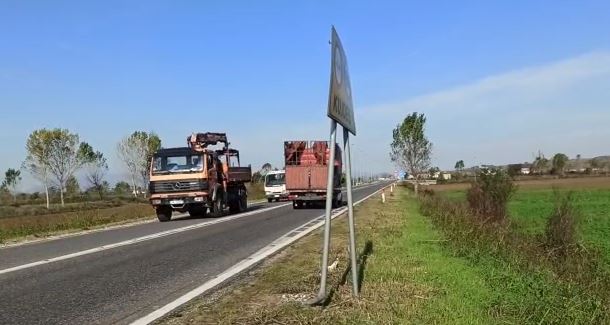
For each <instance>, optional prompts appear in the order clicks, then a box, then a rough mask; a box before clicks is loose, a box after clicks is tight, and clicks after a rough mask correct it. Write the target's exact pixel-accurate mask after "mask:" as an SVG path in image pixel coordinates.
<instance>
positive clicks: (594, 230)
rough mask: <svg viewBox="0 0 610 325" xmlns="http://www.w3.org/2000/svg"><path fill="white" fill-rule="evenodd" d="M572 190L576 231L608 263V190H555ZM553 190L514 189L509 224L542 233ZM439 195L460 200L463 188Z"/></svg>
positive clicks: (609, 214) (561, 190)
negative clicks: (575, 213) (510, 222)
mask: <svg viewBox="0 0 610 325" xmlns="http://www.w3.org/2000/svg"><path fill="white" fill-rule="evenodd" d="M557 191H560V192H562V193H566V192H569V191H572V192H573V193H574V198H575V205H576V207H577V208H578V210H579V212H580V218H579V222H578V230H579V235H580V239H581V240H582V241H583V243H585V245H586V246H587V247H590V248H594V249H597V250H598V251H599V253H600V254H601V255H602V256H604V259H605V261H606V262H607V263H608V264H609V265H610V189H589V188H574V189H565V188H562V189H559V190H557ZM554 192H555V190H554V189H551V188H547V189H529V188H525V189H518V190H517V192H516V193H515V195H514V196H513V198H512V199H511V201H510V203H509V214H510V218H511V220H512V221H513V226H514V227H516V228H517V229H519V230H520V231H522V232H524V233H527V234H530V235H542V234H544V228H545V225H546V221H547V219H548V217H549V215H550V214H551V213H552V211H553V196H554ZM441 194H442V195H443V196H445V197H448V198H451V199H454V200H464V199H465V196H466V192H465V191H464V190H450V191H443V192H441Z"/></svg>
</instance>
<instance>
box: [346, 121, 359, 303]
mask: <svg viewBox="0 0 610 325" xmlns="http://www.w3.org/2000/svg"><path fill="white" fill-rule="evenodd" d="M343 147H344V150H345V167H346V168H345V184H346V185H347V220H348V225H349V256H350V260H351V262H352V295H353V296H354V297H358V291H359V288H358V261H357V260H356V230H355V226H354V200H353V198H352V158H351V150H350V149H351V146H350V144H349V130H348V129H347V128H345V127H343Z"/></svg>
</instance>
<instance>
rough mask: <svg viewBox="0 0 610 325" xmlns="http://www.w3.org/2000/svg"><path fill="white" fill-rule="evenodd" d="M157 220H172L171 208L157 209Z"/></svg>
mask: <svg viewBox="0 0 610 325" xmlns="http://www.w3.org/2000/svg"><path fill="white" fill-rule="evenodd" d="M157 219H159V221H161V222H167V221H170V220H172V209H171V208H157Z"/></svg>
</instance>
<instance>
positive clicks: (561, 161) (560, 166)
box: [552, 153, 569, 176]
mask: <svg viewBox="0 0 610 325" xmlns="http://www.w3.org/2000/svg"><path fill="white" fill-rule="evenodd" d="M568 159H569V158H568V156H566V155H565V154H562V153H556V154H555V155H554V156H553V159H552V164H553V174H559V175H561V176H563V175H564V171H565V167H566V163H567V162H568Z"/></svg>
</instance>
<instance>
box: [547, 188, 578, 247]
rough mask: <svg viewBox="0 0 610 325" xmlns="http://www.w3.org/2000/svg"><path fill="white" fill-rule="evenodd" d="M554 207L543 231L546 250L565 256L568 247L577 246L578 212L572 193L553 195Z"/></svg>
mask: <svg viewBox="0 0 610 325" xmlns="http://www.w3.org/2000/svg"><path fill="white" fill-rule="evenodd" d="M554 201H555V207H554V209H553V213H552V214H551V215H550V217H549V219H548V221H547V224H546V231H545V239H546V245H547V247H548V248H550V249H552V250H554V251H556V252H558V253H559V254H560V255H565V254H566V253H567V252H568V250H569V249H570V247H574V246H575V245H576V244H577V240H578V238H577V224H578V219H579V215H580V213H579V211H578V209H577V208H576V206H575V204H574V203H575V198H574V193H573V192H567V193H564V194H562V193H561V192H559V191H555V193H554Z"/></svg>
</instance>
